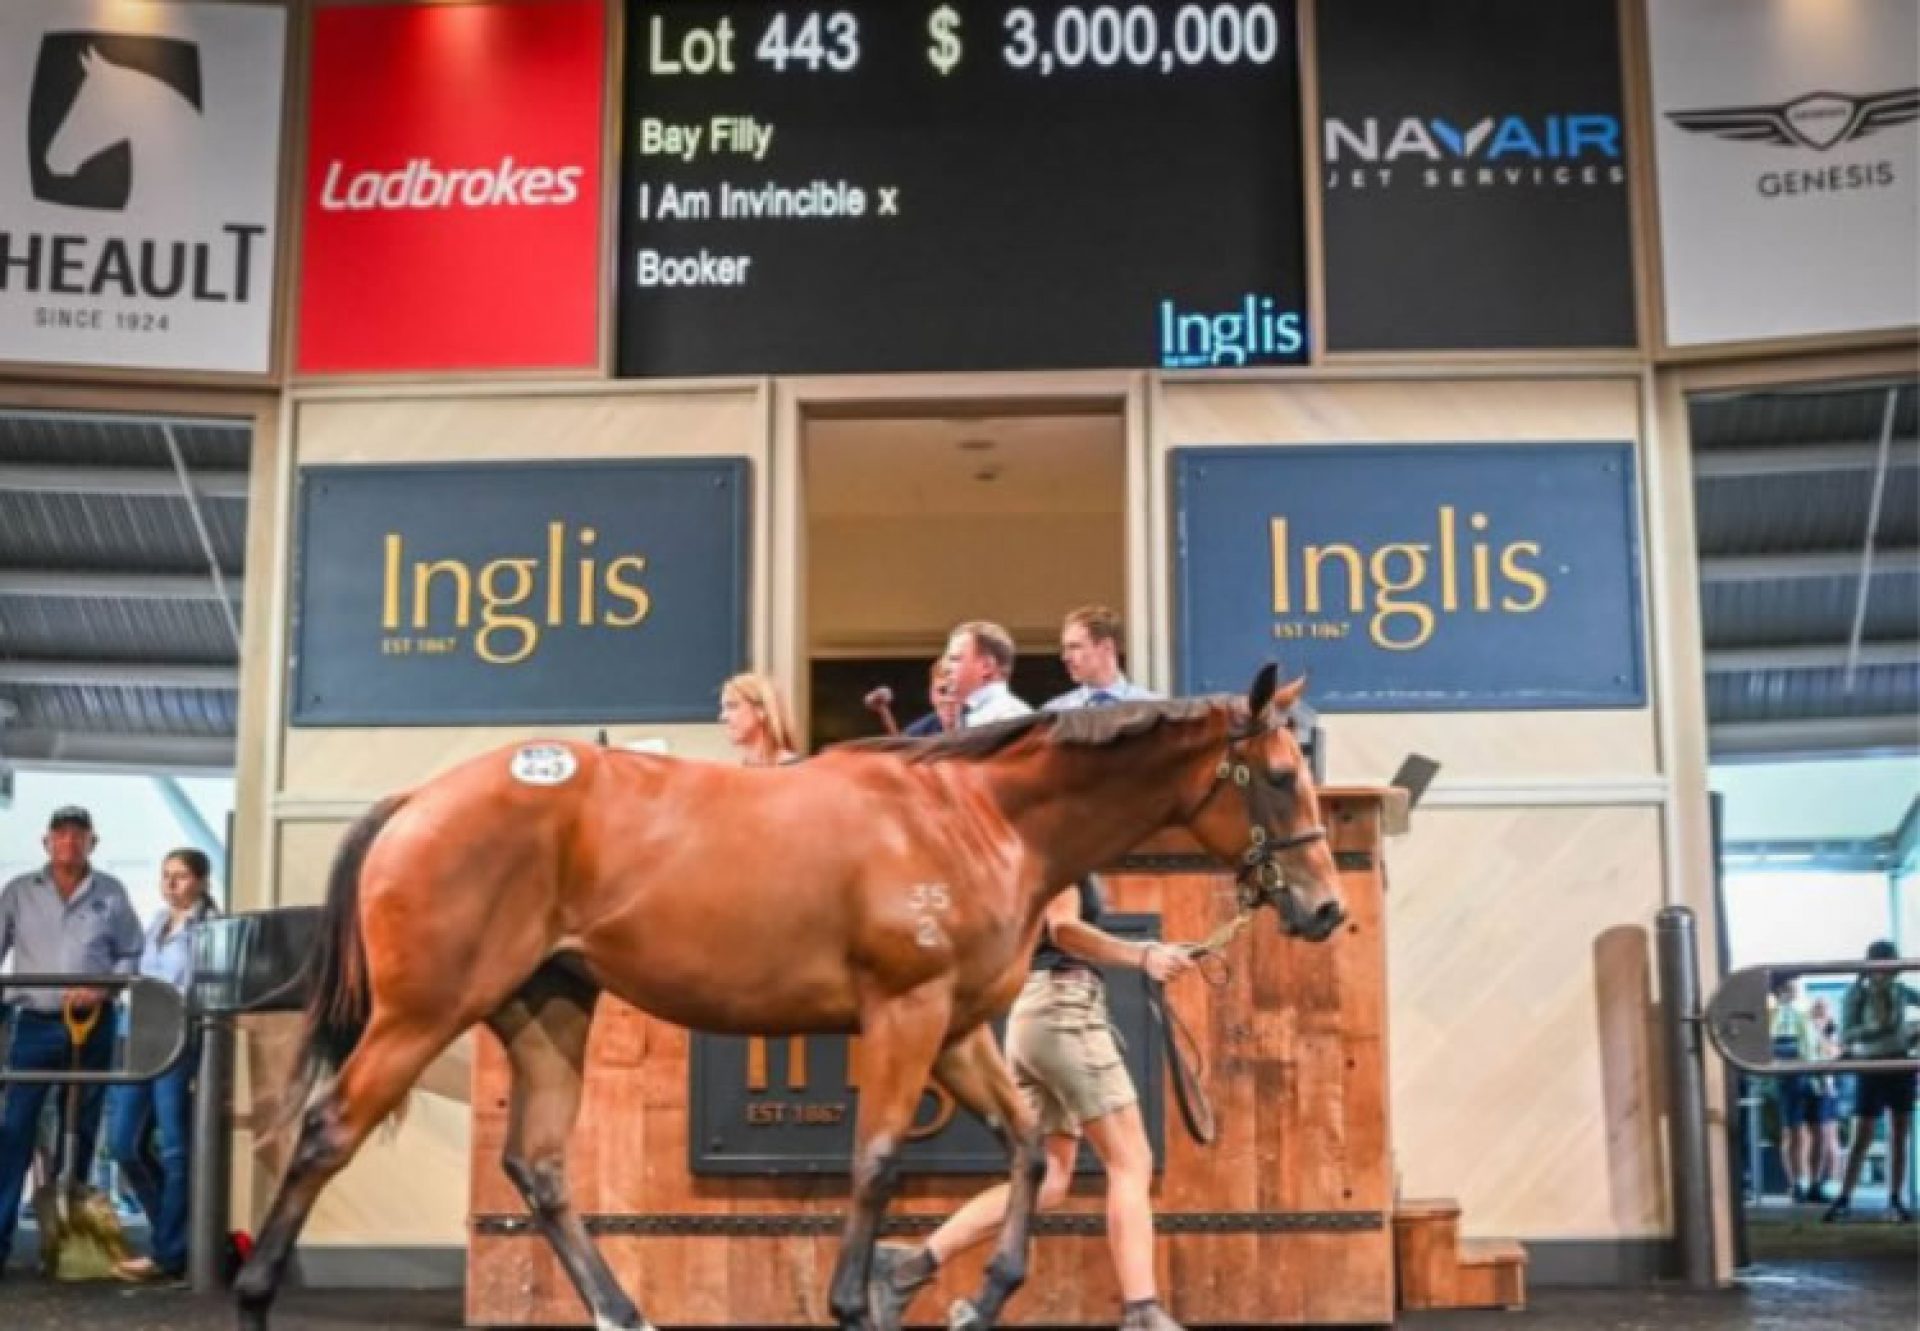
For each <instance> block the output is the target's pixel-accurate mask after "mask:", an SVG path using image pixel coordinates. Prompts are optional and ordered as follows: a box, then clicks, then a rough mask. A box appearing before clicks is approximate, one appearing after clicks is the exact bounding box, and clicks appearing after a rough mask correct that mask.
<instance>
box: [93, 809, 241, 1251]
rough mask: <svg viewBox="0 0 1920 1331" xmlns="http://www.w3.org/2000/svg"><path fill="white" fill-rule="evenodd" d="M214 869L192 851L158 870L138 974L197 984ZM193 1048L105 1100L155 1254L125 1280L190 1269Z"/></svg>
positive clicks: (110, 1136) (113, 1142)
mask: <svg viewBox="0 0 1920 1331" xmlns="http://www.w3.org/2000/svg"><path fill="white" fill-rule="evenodd" d="M211 870H212V865H211V863H210V862H209V861H208V859H207V856H206V855H205V854H203V853H202V852H200V851H198V850H195V849H193V848H191V847H186V848H183V849H180V850H176V851H173V852H171V853H170V854H169V855H168V856H167V858H166V859H165V860H163V861H162V862H161V865H160V895H161V896H162V897H163V898H165V900H166V903H167V904H166V906H165V907H164V908H162V909H161V910H160V911H159V913H158V914H156V915H155V916H154V917H153V922H152V923H151V924H149V925H148V926H147V934H146V946H145V948H144V949H143V950H142V951H141V954H140V973H141V974H142V975H146V976H150V977H151V978H153V979H156V980H161V981H164V982H165V983H167V984H170V985H172V986H173V987H174V988H176V989H178V990H180V991H181V992H182V993H185V992H187V990H188V989H189V987H190V986H191V985H192V982H193V936H194V931H195V930H196V929H197V928H198V927H199V926H200V924H201V923H202V922H204V921H205V920H206V919H207V918H208V917H209V916H211V915H214V914H216V913H217V908H216V906H215V905H214V901H213V896H212V892H211V884H210V883H209V881H208V880H209V875H210V873H211ZM197 1054H198V1049H197V1047H196V1045H194V1044H189V1045H188V1047H187V1052H186V1054H185V1055H184V1056H183V1057H182V1058H181V1059H180V1061H179V1062H177V1063H175V1064H174V1065H173V1067H172V1068H171V1069H170V1070H169V1071H166V1072H163V1073H161V1074H160V1075H159V1076H158V1077H155V1078H154V1079H153V1080H152V1081H144V1082H134V1083H132V1084H130V1085H126V1086H116V1087H114V1088H113V1090H112V1091H111V1093H109V1095H108V1097H107V1142H108V1146H109V1149H110V1150H111V1151H112V1153H113V1158H114V1160H115V1161H117V1162H118V1163H119V1166H120V1171H121V1175H122V1177H123V1178H125V1180H126V1182H127V1185H128V1186H129V1187H130V1188H132V1190H133V1195H134V1196H135V1197H136V1198H138V1199H139V1202H140V1209H141V1210H142V1211H144V1212H146V1215H147V1225H148V1228H149V1229H150V1231H151V1233H152V1249H153V1251H152V1254H151V1255H150V1256H147V1257H134V1258H130V1259H128V1260H127V1261H124V1262H122V1263H120V1265H119V1266H118V1267H116V1268H115V1270H114V1274H116V1275H118V1276H119V1277H120V1278H121V1279H122V1280H134V1281H144V1280H178V1279H180V1278H181V1277H182V1276H184V1275H185V1274H186V1270H187V1197H188V1189H189V1187H190V1179H191V1173H190V1170H191V1161H190V1157H189V1150H188V1147H189V1144H190V1142H191V1140H192V1131H193V1094H194V1085H193V1077H194V1073H195V1071H196V1070H197V1067H198V1064H199V1059H198V1057H197Z"/></svg>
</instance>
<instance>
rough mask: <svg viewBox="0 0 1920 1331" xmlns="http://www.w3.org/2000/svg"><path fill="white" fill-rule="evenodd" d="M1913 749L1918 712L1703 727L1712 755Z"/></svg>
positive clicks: (1919, 739)
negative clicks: (1916, 713) (1705, 728)
mask: <svg viewBox="0 0 1920 1331" xmlns="http://www.w3.org/2000/svg"><path fill="white" fill-rule="evenodd" d="M1915 751H1920V718H1916V717H1914V716H1913V715H1912V714H1910V713H1905V714H1900V715H1895V716H1830V717H1804V718H1798V719H1794V720H1780V721H1717V722H1714V723H1713V724H1712V725H1710V726H1708V727H1707V752H1708V754H1709V755H1710V756H1711V757H1712V758H1713V759H1714V760H1715V761H1722V760H1728V759H1738V758H1777V757H1783V756H1797V757H1807V758H1811V757H1815V756H1818V755H1821V754H1854V753H1875V752H1877V753H1913V752H1915Z"/></svg>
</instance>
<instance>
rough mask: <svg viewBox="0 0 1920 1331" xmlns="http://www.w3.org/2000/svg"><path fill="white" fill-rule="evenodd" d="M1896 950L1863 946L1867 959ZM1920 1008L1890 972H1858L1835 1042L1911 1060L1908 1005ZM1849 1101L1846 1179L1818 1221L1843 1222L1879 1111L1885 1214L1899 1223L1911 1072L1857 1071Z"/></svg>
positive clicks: (1889, 957)
mask: <svg viewBox="0 0 1920 1331" xmlns="http://www.w3.org/2000/svg"><path fill="white" fill-rule="evenodd" d="M1899 955H1900V952H1899V949H1897V948H1896V947H1894V945H1893V944H1892V943H1891V942H1890V941H1888V940H1887V939H1884V938H1882V939H1880V940H1879V941H1877V942H1875V943H1874V944H1873V945H1872V946H1870V947H1869V948H1868V949H1867V960H1868V961H1893V960H1895V959H1896V958H1897V957H1899ZM1913 1007H1920V993H1915V992H1914V990H1913V989H1912V987H1910V986H1909V985H1908V984H1907V983H1906V982H1905V981H1903V980H1902V979H1900V977H1899V976H1897V975H1895V974H1893V973H1892V972H1890V971H1875V972H1872V973H1870V974H1867V975H1862V976H1861V977H1860V978H1859V979H1857V980H1855V981H1854V982H1853V983H1852V984H1851V985H1850V986H1848V988H1847V996H1846V998H1845V999H1844V1000H1843V1001H1842V1002H1841V1004H1840V1042H1841V1044H1843V1045H1844V1046H1845V1047H1846V1051H1847V1055H1848V1057H1850V1058H1912V1057H1913V1055H1914V1046H1915V1041H1916V1036H1920V1030H1917V1029H1916V1026H1915V1023H1914V1019H1913V1017H1912V1015H1911V1014H1910V1013H1909V1012H1908V1009H1909V1008H1913ZM1854 1080H1855V1082H1856V1083H1857V1085H1858V1087H1859V1092H1858V1098H1857V1100H1856V1102H1855V1105H1854V1118H1853V1150H1852V1151H1851V1152H1850V1153H1849V1154H1848V1156H1847V1177H1846V1180H1845V1181H1844V1182H1843V1183H1841V1185H1840V1196H1839V1197H1838V1198H1836V1199H1835V1201H1834V1203H1833V1205H1832V1206H1829V1207H1828V1208H1827V1213H1826V1215H1824V1216H1823V1217H1821V1218H1822V1219H1824V1220H1829V1221H1832V1220H1844V1219H1846V1218H1847V1217H1848V1216H1849V1215H1851V1214H1852V1212H1853V1189H1854V1185H1855V1184H1857V1183H1859V1181H1860V1170H1861V1168H1862V1167H1863V1166H1864V1165H1865V1164H1866V1162H1867V1152H1868V1151H1870V1150H1872V1149H1873V1138H1874V1134H1875V1133H1876V1132H1878V1131H1879V1128H1880V1115H1881V1114H1882V1113H1883V1112H1884V1113H1886V1114H1888V1115H1890V1116H1891V1122H1890V1123H1889V1125H1888V1129H1887V1218H1888V1219H1889V1220H1893V1221H1897V1222H1901V1223H1904V1222H1906V1221H1908V1220H1911V1219H1913V1212H1912V1211H1911V1210H1909V1209H1908V1208H1907V1203H1906V1202H1905V1201H1904V1200H1903V1191H1904V1189H1905V1188H1906V1186H1907V1143H1908V1138H1909V1135H1910V1133H1911V1132H1912V1129H1913V1100H1914V1094H1913V1092H1914V1074H1913V1073H1911V1072H1862V1073H1860V1074H1858V1076H1856V1077H1855V1079H1854Z"/></svg>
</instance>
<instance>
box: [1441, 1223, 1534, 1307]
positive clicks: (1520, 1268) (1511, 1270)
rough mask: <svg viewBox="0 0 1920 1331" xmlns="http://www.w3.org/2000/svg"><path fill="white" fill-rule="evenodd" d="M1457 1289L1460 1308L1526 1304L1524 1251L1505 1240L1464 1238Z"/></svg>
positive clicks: (1521, 1305)
mask: <svg viewBox="0 0 1920 1331" xmlns="http://www.w3.org/2000/svg"><path fill="white" fill-rule="evenodd" d="M1456 1283H1457V1288H1458V1290H1459V1293H1460V1299H1461V1301H1460V1302H1459V1303H1458V1304H1457V1305H1455V1306H1456V1307H1461V1308H1524V1307H1526V1306H1527V1250H1526V1249H1525V1248H1523V1247H1521V1246H1520V1245H1519V1244H1517V1243H1513V1242H1510V1241H1508V1240H1505V1239H1468V1240H1467V1241H1466V1242H1465V1243H1462V1244H1461V1245H1460V1272H1459V1276H1458V1278H1457V1282H1456Z"/></svg>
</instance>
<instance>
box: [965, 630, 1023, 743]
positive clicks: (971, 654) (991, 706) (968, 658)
mask: <svg viewBox="0 0 1920 1331" xmlns="http://www.w3.org/2000/svg"><path fill="white" fill-rule="evenodd" d="M943 660H944V661H945V663H946V676H947V680H948V682H949V684H950V685H951V687H952V689H953V696H954V697H956V698H958V699H959V700H960V729H962V730H969V729H971V728H973V727H974V726H984V725H990V724H992V723H993V722H995V721H1008V720H1011V719H1013V718H1014V717H1016V716H1025V715H1026V714H1027V713H1028V712H1031V711H1032V710H1033V708H1031V707H1029V706H1028V705H1027V703H1026V702H1025V700H1024V699H1022V698H1021V697H1020V696H1019V695H1018V694H1016V693H1014V692H1013V690H1012V689H1011V688H1010V687H1008V684H1007V681H1008V680H1010V679H1011V678H1013V662H1014V646H1013V635H1012V634H1011V633H1008V632H1007V631H1006V630H1005V629H1003V628H1001V627H1000V626H999V625H998V624H995V623H993V622H991V621H989V620H985V619H970V620H968V621H967V622H966V623H964V624H962V625H960V627H958V628H956V629H955V630H954V631H953V632H952V633H951V634H950V635H949V636H948V638H947V652H946V656H945V657H944V658H943Z"/></svg>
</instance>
